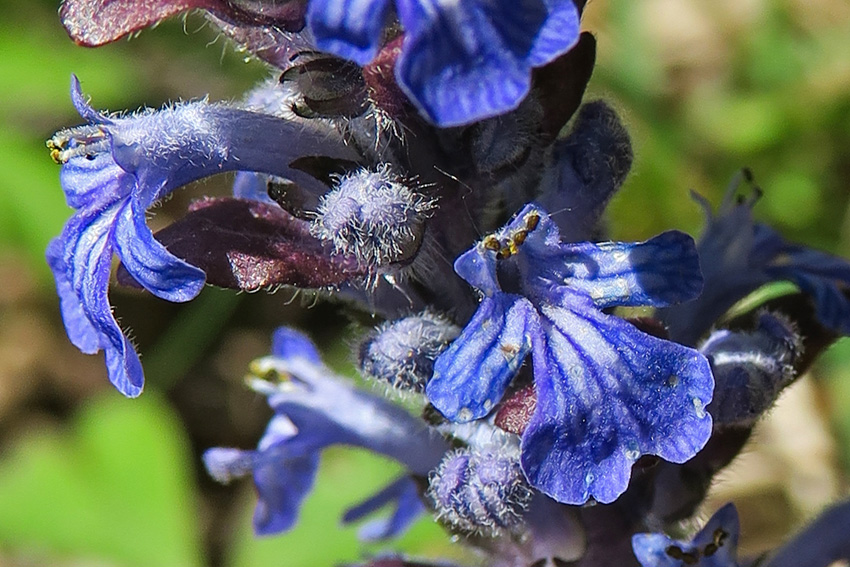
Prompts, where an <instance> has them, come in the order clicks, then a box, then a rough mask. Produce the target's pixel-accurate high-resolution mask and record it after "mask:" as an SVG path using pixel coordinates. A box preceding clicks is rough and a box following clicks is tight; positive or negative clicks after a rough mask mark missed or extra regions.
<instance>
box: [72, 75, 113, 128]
mask: <svg viewBox="0 0 850 567" xmlns="http://www.w3.org/2000/svg"><path fill="white" fill-rule="evenodd" d="M71 103H72V104H73V105H74V108H75V109H76V110H77V112H78V113H79V114H80V117H81V118H82V119H83V120H85V121H86V122H88V123H90V124H110V123H112V120H111V119H110V118H109V117H108V116H106V115H104V114H101V113H100V112H98V111H96V110H95V109H94V108H92V107H91V105H90V104H89V102H88V100H86V97H85V96H84V95H83V90H82V87H81V86H80V79H79V78H77V75H75V74H73V73H72V74H71Z"/></svg>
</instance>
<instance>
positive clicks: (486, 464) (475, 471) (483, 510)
mask: <svg viewBox="0 0 850 567" xmlns="http://www.w3.org/2000/svg"><path fill="white" fill-rule="evenodd" d="M428 495H429V496H430V498H431V500H432V501H433V503H434V506H435V508H436V511H437V515H438V518H440V519H441V520H443V521H445V522H446V523H447V524H449V525H450V526H452V527H453V528H456V529H458V530H460V531H462V532H467V533H475V534H480V535H484V536H488V537H495V536H497V535H499V534H501V533H504V532H506V531H508V532H510V531H515V530H516V529H517V528H519V527H520V526H521V524H522V516H523V513H524V512H525V510H526V508H527V507H528V503H529V501H530V499H531V496H532V491H531V488H530V487H529V486H528V483H527V482H526V480H525V477H524V476H523V473H522V469H521V468H520V464H519V461H518V460H516V459H513V458H510V457H507V456H504V455H500V454H498V453H497V452H495V451H492V450H488V451H482V452H472V451H470V450H469V449H460V450H458V451H455V452H453V453H449V454H448V455H446V457H445V458H444V459H443V462H442V463H440V466H439V468H438V469H437V470H436V471H435V472H433V473H432V475H431V478H430V479H429V488H428Z"/></svg>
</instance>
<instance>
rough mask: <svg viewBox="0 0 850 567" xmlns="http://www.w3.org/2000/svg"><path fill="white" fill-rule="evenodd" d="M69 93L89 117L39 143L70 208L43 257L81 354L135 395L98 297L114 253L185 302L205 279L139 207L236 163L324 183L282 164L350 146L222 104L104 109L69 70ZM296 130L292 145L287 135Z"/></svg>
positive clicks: (134, 370) (142, 280) (132, 367)
mask: <svg viewBox="0 0 850 567" xmlns="http://www.w3.org/2000/svg"><path fill="white" fill-rule="evenodd" d="M71 98H72V100H73V102H74V106H75V107H76V108H77V111H78V112H79V113H80V116H81V117H82V118H83V119H85V120H86V122H88V124H87V125H84V126H79V127H76V128H71V129H68V130H63V131H61V132H59V133H57V134H56V135H55V136H54V137H53V138H52V139H51V140H50V141H49V142H48V146H49V147H50V148H51V155H52V156H53V158H54V159H55V160H56V161H57V162H59V163H61V164H62V172H61V181H62V187H63V189H64V190H65V195H66V198H67V201H68V204H69V205H70V206H71V207H73V208H74V209H76V212H75V214H74V216H73V217H72V218H71V219H70V220H69V221H68V223H67V224H66V225H65V228H64V230H63V231H62V234H61V235H60V236H59V237H58V238H56V239H54V240H53V241H52V242H51V243H50V245H49V247H48V249H47V261H48V264H49V265H50V267H51V269H52V270H53V274H54V277H55V279H56V287H57V290H58V293H59V297H60V301H61V306H62V315H63V318H64V320H65V327H66V329H67V331H68V336H69V338H70V339H71V341H72V342H73V343H74V345H76V346H77V348H79V349H80V350H81V351H83V352H85V353H88V354H93V353H96V352H98V351H99V350H101V349H102V350H104V351H105V353H106V365H107V369H108V372H109V379H110V381H111V382H112V383H113V384H114V385H115V387H116V388H118V390H120V391H121V392H122V393H123V394H124V395H126V396H131V397H132V396H137V395H139V394H140V393H141V391H142V386H143V382H144V378H143V374H142V368H141V365H140V363H139V358H138V355H137V354H136V352H135V350H134V349H133V346H132V344H131V343H130V341H129V340H128V339H127V337H126V336H124V334H123V333H122V332H121V329H120V328H119V326H118V323H117V322H116V320H115V318H114V317H113V315H112V309H111V307H110V305H109V300H108V297H107V294H108V288H109V277H110V269H111V261H112V255H113V253H115V254H117V255H118V257H119V258H120V259H121V261H122V262H123V264H124V267H125V268H126V269H127V272H128V273H129V274H130V275H131V276H132V277H133V278H134V279H135V280H136V281H137V282H138V283H139V284H140V285H141V286H142V287H144V288H145V289H146V290H148V291H150V292H151V293H153V294H154V295H156V296H157V297H161V298H163V299H167V300H169V301H188V300H190V299H192V298H193V297H195V296H196V295H197V294H198V293H199V292H200V290H201V288H202V287H203V285H204V272H203V271H201V270H200V269H198V268H196V267H194V266H192V265H190V264H188V263H186V262H184V261H182V260H180V259H179V258H177V257H175V256H174V255H172V254H171V253H169V252H168V251H167V250H166V249H165V247H164V246H163V245H162V244H160V243H159V242H157V240H155V239H154V237H153V235H152V234H151V231H150V229H149V228H148V227H147V224H146V222H145V214H146V211H147V209H148V208H149V207H151V205H153V204H154V203H155V202H157V201H158V200H160V199H162V198H163V197H165V196H166V195H168V194H169V193H170V192H172V191H173V190H174V189H176V188H178V187H180V186H182V185H185V184H186V183H189V182H191V181H194V180H196V179H199V178H202V177H206V176H209V175H213V174H215V173H219V172H222V171H229V170H235V169H246V170H255V171H264V172H268V173H273V174H277V175H285V176H286V177H288V178H291V179H295V180H298V182H299V183H301V184H302V185H304V186H305V187H307V188H315V189H316V190H323V189H324V185H322V184H321V183H320V182H318V181H317V180H316V179H314V178H312V177H310V176H309V175H307V174H304V173H303V172H299V171H297V170H294V169H290V168H289V163H290V162H291V161H293V160H294V159H295V158H296V157H298V156H299V155H302V154H300V153H298V152H300V151H304V152H306V154H307V155H329V154H330V155H333V154H337V155H338V156H339V157H346V158H351V157H352V156H351V154H352V151H351V150H349V149H347V148H346V147H345V146H344V145H343V143H342V142H341V141H340V142H339V144H336V145H335V144H334V143H333V142H332V141H331V140H328V139H327V136H325V135H323V134H322V135H315V136H312V135H309V133H308V134H305V132H304V130H303V128H301V127H299V126H298V125H296V124H293V123H290V122H287V121H284V120H280V119H278V118H275V117H273V116H269V115H265V114H260V113H256V112H248V111H245V110H240V109H237V108H232V107H229V106H226V105H222V104H211V103H207V102H205V101H200V102H192V103H185V104H180V105H175V106H171V107H167V108H164V109H162V110H160V111H146V112H142V113H139V114H135V115H129V116H125V117H119V116H114V117H112V116H106V115H103V114H101V113H98V112H96V111H95V110H94V109H92V107H91V106H89V104H88V103H87V102H86V101H85V100H84V98H83V95H82V93H81V92H80V84H79V81H78V80H77V78H76V77H74V78H73V80H72V88H71ZM296 137H298V139H299V144H297V145H296V144H292V143H291V142H292V140H293V139H295V138H296Z"/></svg>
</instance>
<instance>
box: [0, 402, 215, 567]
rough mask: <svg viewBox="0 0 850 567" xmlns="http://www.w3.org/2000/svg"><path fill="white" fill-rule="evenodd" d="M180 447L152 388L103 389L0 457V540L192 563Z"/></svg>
mask: <svg viewBox="0 0 850 567" xmlns="http://www.w3.org/2000/svg"><path fill="white" fill-rule="evenodd" d="M188 455H189V450H188V447H187V443H186V441H185V439H184V438H183V433H182V431H181V428H180V426H179V423H178V422H177V420H176V418H175V416H174V415H173V414H172V413H171V411H170V409H169V408H168V407H167V406H166V405H165V404H164V403H163V402H162V401H160V400H159V399H158V398H157V397H156V396H154V395H150V394H148V395H145V397H144V398H141V399H139V400H126V399H124V398H119V397H118V396H116V395H114V394H108V395H106V396H104V397H102V398H99V399H97V400H96V401H93V402H90V403H88V404H87V405H86V406H85V407H84V408H83V409H82V410H81V411H80V413H79V415H78V416H77V417H76V418H75V419H74V421H73V423H72V426H71V431H60V430H58V429H57V428H55V427H48V428H45V429H43V430H39V431H35V432H30V433H28V434H27V435H25V436H24V437H23V438H22V439H21V440H20V441H19V443H17V445H16V446H15V447H14V448H13V449H12V450H11V451H9V452H8V453H6V456H5V457H4V458H3V459H2V461H0V510H3V513H2V514H0V547H2V548H5V549H8V550H11V551H13V552H14V553H15V554H16V555H18V556H23V557H26V556H27V555H34V556H36V557H40V558H43V557H45V556H46V557H56V558H58V557H63V558H68V557H80V558H98V559H99V560H109V561H111V562H114V563H115V564H116V565H121V566H126V567H136V566H138V567H157V566H162V567H194V566H196V565H200V564H201V551H200V544H199V538H198V526H197V520H196V518H197V515H198V512H197V503H196V502H195V500H194V496H193V495H194V492H193V486H192V482H191V476H190V463H189V461H188Z"/></svg>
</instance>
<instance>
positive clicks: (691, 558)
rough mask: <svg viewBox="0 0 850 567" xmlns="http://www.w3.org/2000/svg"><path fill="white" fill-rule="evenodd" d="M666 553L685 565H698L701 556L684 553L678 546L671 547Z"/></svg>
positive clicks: (688, 552)
mask: <svg viewBox="0 0 850 567" xmlns="http://www.w3.org/2000/svg"><path fill="white" fill-rule="evenodd" d="M664 552H665V553H666V554H667V555H669V556H670V557H672V558H673V559H678V560H679V561H681V562H682V563H684V564H685V565H696V564H697V562H698V561H699V556H698V555H697V554H696V553H692V552H690V551H683V550H682V548H681V547H679V546H678V545H671V546H670V547H668V548H667V549H665V550H664Z"/></svg>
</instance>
